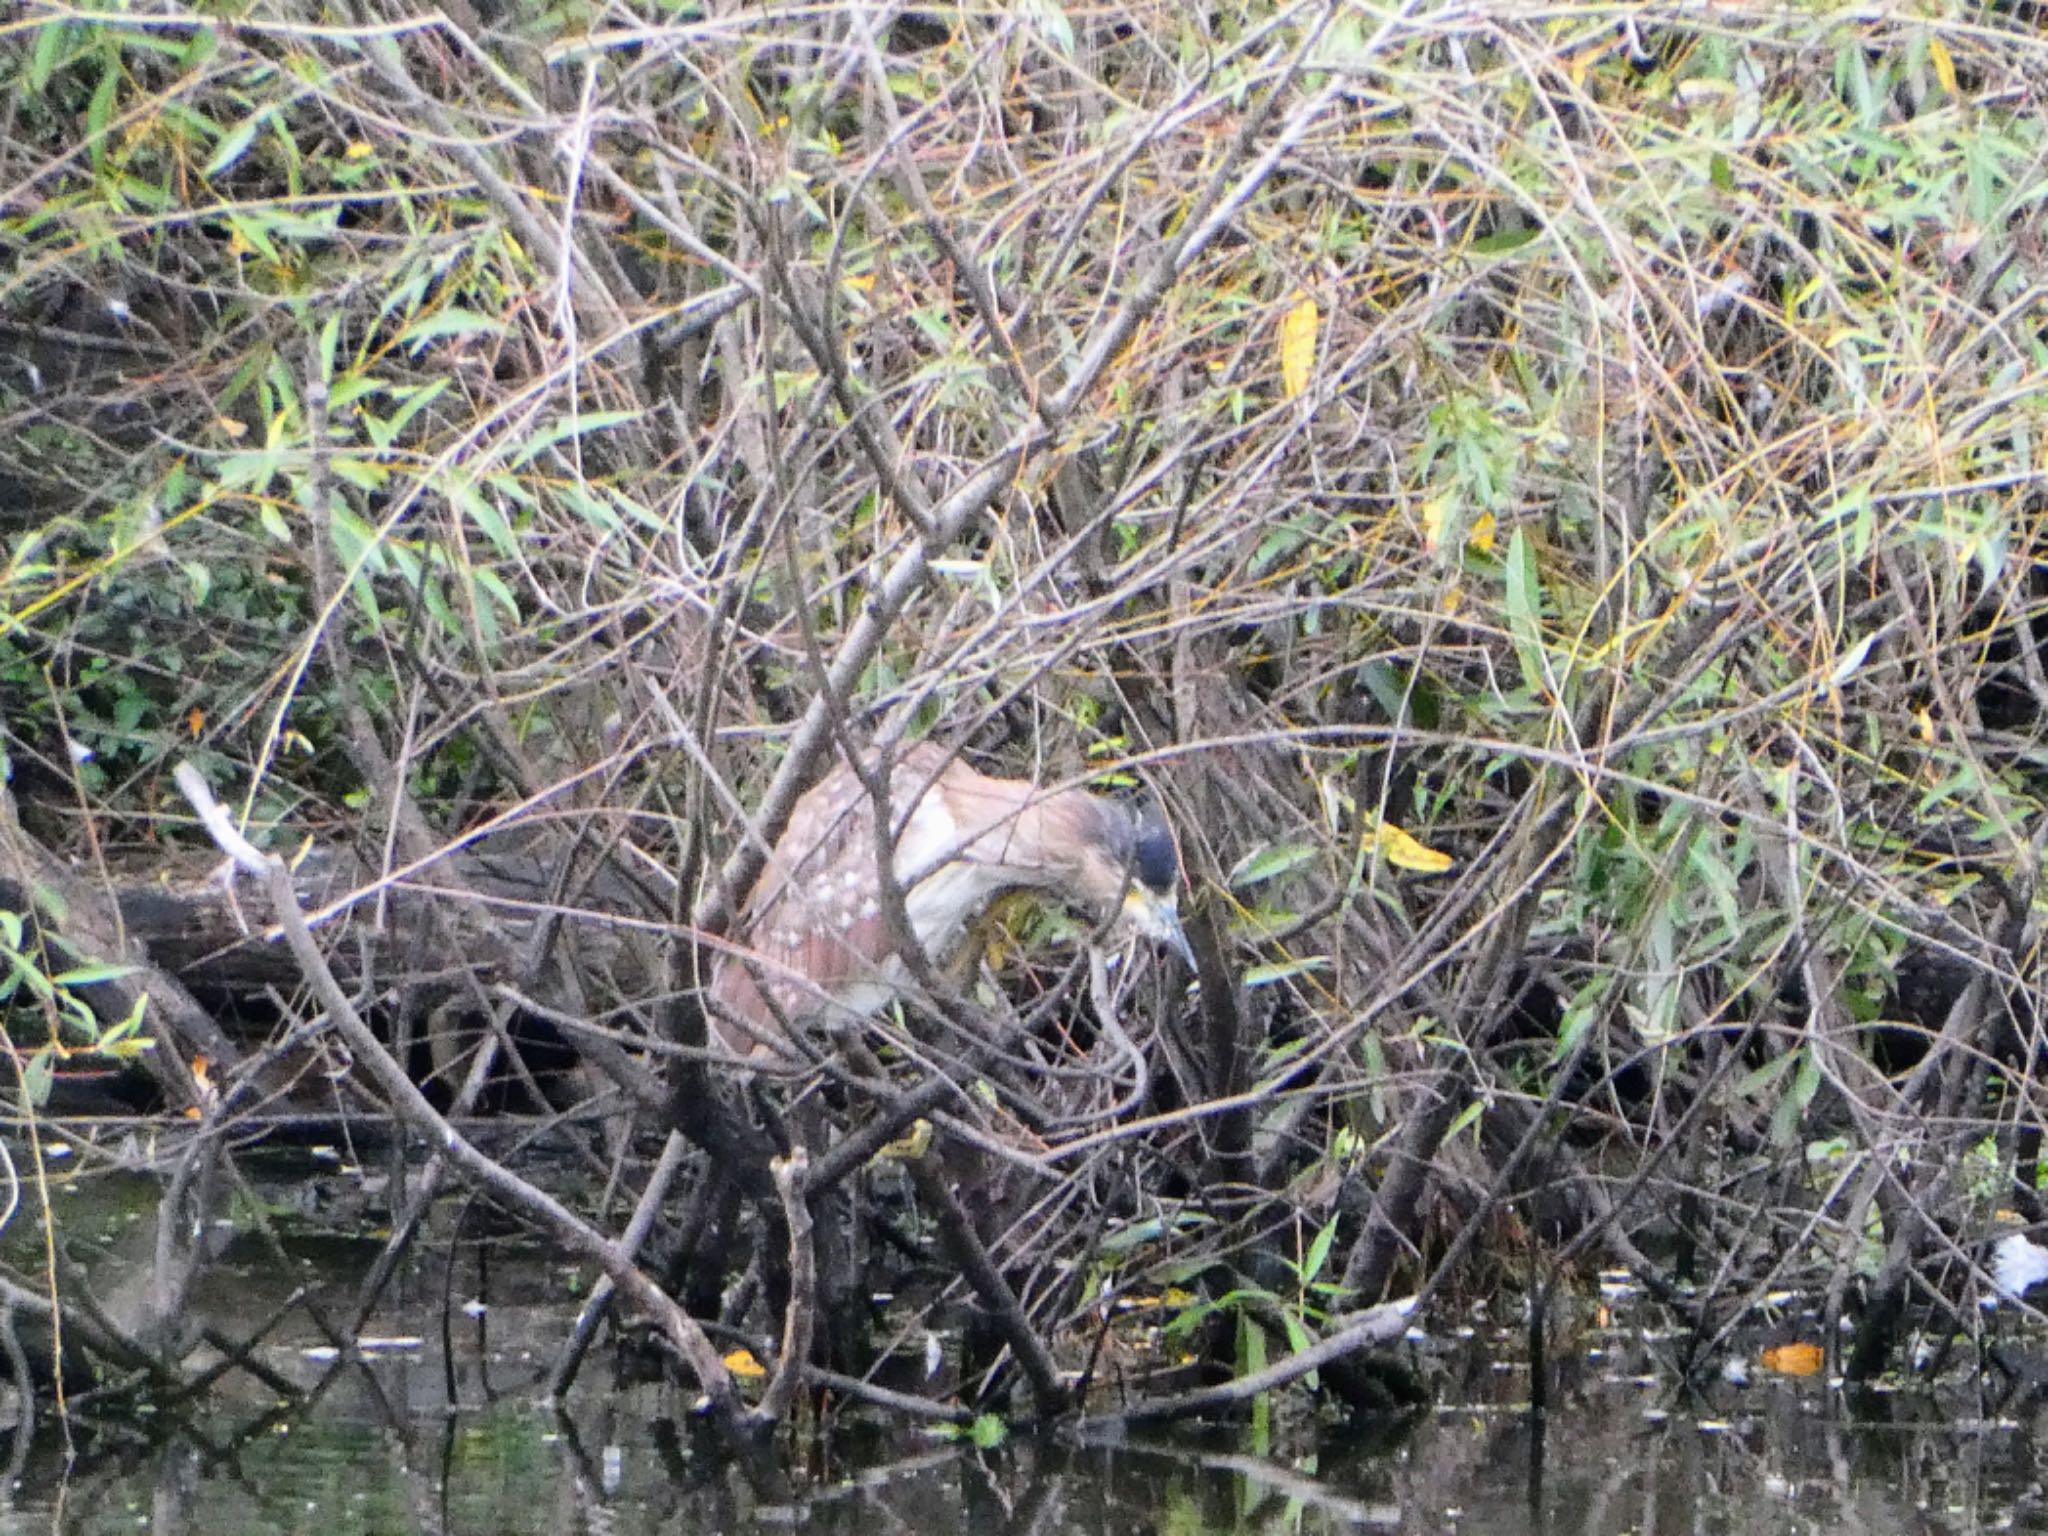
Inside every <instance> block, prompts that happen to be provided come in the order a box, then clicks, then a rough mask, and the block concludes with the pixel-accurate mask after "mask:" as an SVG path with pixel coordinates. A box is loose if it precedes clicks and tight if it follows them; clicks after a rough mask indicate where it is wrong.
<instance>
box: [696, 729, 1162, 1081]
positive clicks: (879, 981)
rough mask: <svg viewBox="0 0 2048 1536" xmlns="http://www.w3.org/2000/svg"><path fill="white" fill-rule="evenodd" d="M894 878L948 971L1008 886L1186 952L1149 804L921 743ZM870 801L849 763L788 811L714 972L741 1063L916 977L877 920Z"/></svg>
mask: <svg viewBox="0 0 2048 1536" xmlns="http://www.w3.org/2000/svg"><path fill="white" fill-rule="evenodd" d="M888 798H889V814H890V816H891V817H892V818H893V820H894V821H895V824H896V831H895V838H896V841H895V848H894V853H893V857H892V858H891V860H890V867H891V868H892V869H893V871H894V872H895V877H896V882H897V885H898V887H899V889H900V890H901V892H902V895H903V906H904V911H905V914H906V915H907V916H908V918H909V919H910V929H911V933H912V935H913V936H914V937H915V938H916V940H917V943H918V945H919V947H920V948H921V949H922V950H923V951H924V953H925V956H926V957H927V958H928V959H929V960H930V961H931V963H932V964H934V965H936V966H940V967H945V966H949V965H951V964H952V963H953V962H954V961H955V960H956V959H958V958H959V956H960V954H961V952H962V950H963V949H964V948H965V947H966V944H967V939H968V936H969V933H970V931H971V929H972V927H973V925H974V923H975V922H976V920H977V919H978V918H979V917H980V916H981V915H982V914H983V913H984V912H985V911H987V909H988V907H989V905H990V903H992V902H993V901H995V900H996V899H997V898H998V897H1000V896H1002V895H1004V894H1005V893H1007V892H1009V891H1014V890H1038V891H1043V892H1045V893H1047V894H1048V895H1051V896H1054V897H1057V898H1058V899H1059V900H1061V901H1065V902H1069V903H1071V904H1073V905H1074V906H1076V907H1079V908H1081V909H1083V910H1085V911H1086V912H1088V913H1089V914H1090V915H1091V916H1092V917H1094V918H1097V919H1099V920H1114V921H1115V922H1117V923H1119V924H1121V925H1124V926H1127V927H1129V928H1131V929H1133V930H1135V931H1136V932H1137V933H1139V934H1140V935H1142V936H1144V937H1147V938H1152V939H1157V940H1160V941H1163V942H1165V943H1167V944H1170V945H1172V946H1173V947H1174V948H1175V949H1176V950H1177V951H1178V952H1179V953H1180V954H1181V955H1183V956H1184V957H1186V958H1187V959H1188V960H1189V962H1190V964H1192V962H1193V956H1192V955H1191V954H1190V952H1189V950H1188V944H1187V939H1186V937H1185V936H1184V935H1183V934H1182V932H1181V926H1180V918H1179V915H1178V912H1177V910H1176V897H1177V892H1178V889H1179V884H1180V861H1179V858H1178V856H1177V854H1176V852H1175V850H1174V844H1173V837H1172V834H1171V833H1170V832H1169V831H1168V830H1167V827H1166V824H1165V822H1164V821H1163V820H1162V819H1161V818H1160V816H1159V814H1158V812H1157V810H1156V809H1154V808H1152V807H1151V806H1150V805H1149V803H1145V802H1137V801H1131V800H1118V799H1110V798H1105V797H1102V796H1098V795H1093V794H1090V793H1089V792H1088V791H1087V790H1085V789H1080V788H1074V787H1070V788H1066V789H1056V790H1041V789H1040V788H1039V787H1038V786H1037V785H1036V784H1034V783H1032V782H1031V781H1030V780H1028V779H994V778H990V777H989V776H988V775H987V774H985V773H980V772H977V771H976V770H975V769H974V768H973V767H971V766H970V765H969V764H967V763H965V762H962V761H961V760H960V759H959V758H957V757H955V756H954V755H953V754H952V753H951V752H949V751H947V750H946V749H945V748H944V747H941V746H938V745H937V744H935V743H932V742H919V743H917V744H915V745H912V746H908V747H905V748H904V749H903V750H902V751H901V752H899V753H898V754H897V755H896V758H895V761H894V764H893V766H892V767H891V769H890V772H889V782H888ZM875 832H876V829H875V804H874V801H873V800H872V799H870V798H869V795H868V791H867V787H866V786H865V785H864V784H863V783H862V781H861V777H860V775H859V774H857V773H855V772H854V771H853V769H852V768H851V767H849V766H848V765H847V764H846V763H844V762H841V763H839V764H837V765H836V766H834V768H833V769H832V771H831V772H830V773H828V774H826V775H825V777H824V778H823V779H822V780H821V781H820V782H819V783H818V784H817V785H815V786H814V787H813V788H811V789H810V790H808V791H807V792H806V793H805V794H804V796H803V797H802V798H801V799H800V800H798V801H797V803H796V808H795V810H794V811H792V812H791V813H790V818H789V825H788V827H787V828H786V829H785V830H784V832H783V834H782V837H781V840H780V841H779V842H777V843H776V845H775V849H774V851H773V852H772V853H771V854H770V855H769V858H768V864H767V867H766V868H765V869H764V870H763V871H762V874H761V878H760V879H759V880H758V881H757V882H755V885H754V888H753V890H752V892H751V893H750V894H749V895H748V897H747V900H746V902H745V904H744V905H743V906H742V908H741V910H740V914H739V922H738V924H737V925H736V929H735V932H736V934H737V936H738V938H739V940H740V948H739V949H737V950H736V951H734V952H732V953H729V954H727V955H725V956H724V957H723V958H722V959H721V961H720V962H719V965H718V968H717V971H716V973H715V975H714V976H713V979H712V983H711V1001H712V1004H713V1007H712V1010H711V1012H712V1019H713V1024H714V1027H715V1028H716V1030H717V1032H718V1035H719V1037H720V1038H721V1039H722V1040H723V1042H724V1044H725V1046H726V1048H727V1049H728V1050H730V1051H732V1052H734V1053H735V1054H737V1055H742V1056H761V1055H772V1054H786V1053H787V1038H788V1037H787V1032H786V1030H785V1028H784V1021H796V1020H802V1019H813V1020H825V1021H828V1022H829V1021H830V1020H831V1018H832V1017H833V1016H834V1015H837V1016H838V1017H840V1018H842V1019H843V1018H849V1017H853V1018H858V1017H865V1016H866V1015H868V1014H871V1013H873V1012H875V1011H876V1010H877V1009H878V1008H880V1007H881V1006H882V1005H883V1004H884V1003H886V1002H887V1001H888V1000H889V999H890V998H891V997H894V996H895V995H896V994H897V993H898V992H899V991H900V990H901V989H902V986H903V984H904V982H905V981H906V980H907V979H908V977H909V975H910V972H909V970H908V968H907V967H905V965H904V964H903V961H902V958H901V956H900V955H899V954H898V953H897V952H896V945H895V943H894V941H893V940H892V938H891V937H890V932H889V924H888V919H887V917H886V916H885V915H884V913H883V911H882V902H881V895H880V890H879V885H880V882H879V879H878V868H879V866H878V864H877V862H876V856H875V854H876V849H875Z"/></svg>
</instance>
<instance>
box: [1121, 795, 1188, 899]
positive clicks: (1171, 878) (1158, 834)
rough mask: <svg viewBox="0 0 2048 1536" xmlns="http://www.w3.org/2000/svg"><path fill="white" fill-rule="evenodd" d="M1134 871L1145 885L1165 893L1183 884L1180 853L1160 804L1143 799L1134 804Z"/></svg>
mask: <svg viewBox="0 0 2048 1536" xmlns="http://www.w3.org/2000/svg"><path fill="white" fill-rule="evenodd" d="M1132 819H1133V826H1132V835H1131V872H1132V873H1133V874H1135V875H1136V876H1137V877H1138V882H1139V883H1140V884H1141V885H1144V886H1146V887H1148V888H1149V889H1151V890H1154V891H1157V892H1159V893H1160V894H1162V895H1164V894H1165V893H1166V892H1168V891H1171V890H1173V889H1174V888H1175V887H1177V886H1178V885H1179V884H1180V853H1179V851H1178V850H1177V849H1175V847H1174V846H1173V833H1172V832H1170V831H1168V830H1167V826H1166V818H1165V817H1163V816H1161V815H1160V814H1159V807H1158V806H1157V805H1155V804H1153V803H1151V802H1150V801H1141V802H1139V803H1138V804H1137V805H1135V806H1133V807H1132Z"/></svg>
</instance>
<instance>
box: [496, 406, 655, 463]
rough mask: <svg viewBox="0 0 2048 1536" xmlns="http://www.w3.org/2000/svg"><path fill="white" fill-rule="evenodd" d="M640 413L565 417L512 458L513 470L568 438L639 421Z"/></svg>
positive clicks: (589, 412) (620, 412)
mask: <svg viewBox="0 0 2048 1536" xmlns="http://www.w3.org/2000/svg"><path fill="white" fill-rule="evenodd" d="M639 419H640V413H639V412H638V411H585V412H584V413H583V414H581V415H580V416H570V417H564V418H563V419H562V420H560V421H558V422H555V423H554V424H553V425H552V426H550V427H547V428H545V429H543V430H542V431H541V433H540V434H539V435H538V436H536V437H535V438H534V439H533V440H532V441H531V442H529V443H528V444H527V445H526V446H525V447H524V448H522V449H520V450H519V452H518V453H516V454H514V455H513V457H512V468H514V469H522V468H524V467H525V466H526V465H528V464H531V463H532V462H533V461H534V459H536V458H537V457H539V456H540V455H541V454H543V453H545V452H546V451H547V450H548V449H550V448H552V447H554V446H555V444H557V443H559V442H561V441H563V440H564V439H566V438H571V437H581V436H583V435H584V433H586V432H602V431H604V430H605V429H606V428H608V427H617V426H623V425H624V424H625V423H627V422H629V421H638V420H639Z"/></svg>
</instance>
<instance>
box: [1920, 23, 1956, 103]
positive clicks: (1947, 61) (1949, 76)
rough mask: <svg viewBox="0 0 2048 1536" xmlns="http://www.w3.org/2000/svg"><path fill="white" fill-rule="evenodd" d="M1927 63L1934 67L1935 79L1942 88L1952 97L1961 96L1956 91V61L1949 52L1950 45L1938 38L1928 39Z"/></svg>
mask: <svg viewBox="0 0 2048 1536" xmlns="http://www.w3.org/2000/svg"><path fill="white" fill-rule="evenodd" d="M1927 62H1928V63H1930V64H1932V65H1933V66H1934V78H1935V79H1937V80H1939V81H1940V82H1941V88H1942V89H1943V90H1944V91H1947V92H1948V93H1949V95H1951V96H1960V95H1962V92H1961V91H1959V90H1957V89H1956V61H1955V59H1954V57H1953V56H1952V55H1951V54H1950V53H1949V51H1948V44H1947V43H1944V42H1943V41H1942V40H1941V39H1940V38H1938V37H1929V38H1928V39H1927Z"/></svg>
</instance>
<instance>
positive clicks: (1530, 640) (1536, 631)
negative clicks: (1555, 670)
mask: <svg viewBox="0 0 2048 1536" xmlns="http://www.w3.org/2000/svg"><path fill="white" fill-rule="evenodd" d="M1507 588H1508V590H1507V607H1508V635H1509V637H1510V638H1511V639H1512V640H1513V641H1514V644H1515V656H1516V658H1517V659H1518V660H1519V661H1520V662H1521V664H1522V682H1523V683H1524V684H1525V685H1526V686H1527V687H1528V689H1529V691H1530V692H1531V693H1534V694H1541V693H1542V692H1543V691H1544V690H1545V689H1546V688H1548V687H1549V683H1548V681H1547V679H1546V677H1545V673H1544V666H1543V625H1542V619H1541V609H1542V603H1543V588H1542V585H1541V584H1540V582H1539V581H1538V579H1537V576H1536V550H1535V547H1534V546H1533V545H1531V544H1530V542H1529V536H1528V534H1526V533H1525V532H1523V531H1522V530H1521V529H1520V528H1517V529H1516V530H1515V531H1514V533H1513V535H1512V536H1511V537H1510V538H1509V539H1508V563H1507Z"/></svg>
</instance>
